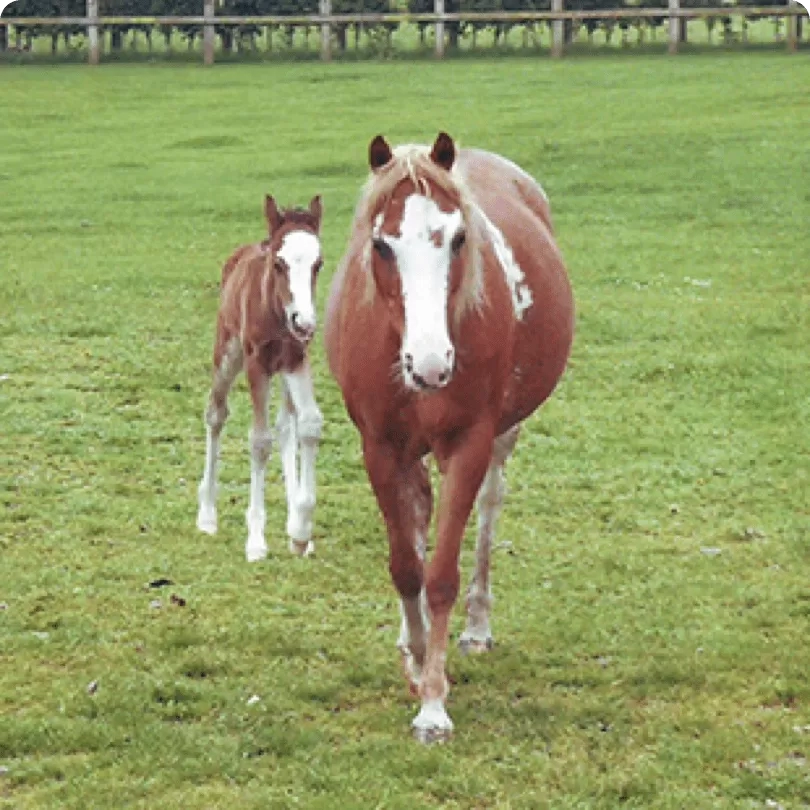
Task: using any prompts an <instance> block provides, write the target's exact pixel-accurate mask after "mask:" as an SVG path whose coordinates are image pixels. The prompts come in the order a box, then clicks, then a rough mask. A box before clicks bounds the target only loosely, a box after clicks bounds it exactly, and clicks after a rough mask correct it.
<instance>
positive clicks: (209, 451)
mask: <svg viewBox="0 0 810 810" xmlns="http://www.w3.org/2000/svg"><path fill="white" fill-rule="evenodd" d="M241 367H242V350H241V347H240V346H239V343H238V342H237V341H231V343H230V344H228V346H227V347H226V350H225V353H224V355H223V357H222V360H221V362H220V364H219V368H217V369H216V371H215V373H214V380H213V383H212V385H211V391H210V393H209V396H208V406H207V408H206V410H205V466H204V468H203V477H202V480H201V481H200V486H199V489H198V490H197V499H198V505H199V508H198V511H197V528H198V529H199V530H200V531H203V532H205V533H206V534H215V533H216V530H217V461H218V459H219V446H220V437H221V434H222V428H223V427H224V425H225V422H226V420H227V419H228V391H229V390H230V388H231V385H232V384H233V381H234V379H235V378H236V375H237V374H238V373H239V371H240V369H241Z"/></svg>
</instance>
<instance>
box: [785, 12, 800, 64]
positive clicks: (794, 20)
mask: <svg viewBox="0 0 810 810" xmlns="http://www.w3.org/2000/svg"><path fill="white" fill-rule="evenodd" d="M798 5H799V4H798V3H797V2H796V0H789V2H788V9H789V10H791V11H792V10H793V9H795V8H796V6H798ZM798 33H799V18H798V17H797V16H796V15H795V14H791V15H790V16H789V17H788V18H787V49H788V50H789V51H795V50H796V40H797V39H798Z"/></svg>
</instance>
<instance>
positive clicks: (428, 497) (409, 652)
mask: <svg viewBox="0 0 810 810" xmlns="http://www.w3.org/2000/svg"><path fill="white" fill-rule="evenodd" d="M401 497H402V498H403V499H405V500H406V501H407V503H405V504H403V507H404V508H409V509H411V510H412V511H413V516H414V538H413V542H414V547H415V548H416V553H417V555H418V556H419V559H420V560H421V561H422V562H423V563H424V560H425V547H426V544H427V533H428V530H429V528H430V518H431V514H432V512H433V491H432V489H431V486H430V477H429V475H428V468H427V465H426V464H425V462H424V461H417V462H416V463H415V464H414V465H413V467H412V468H411V471H410V472H409V473H408V475H407V476H406V483H405V485H404V486H403V490H402V496H401ZM400 613H401V616H402V623H401V625H400V630H399V639H398V640H397V647H398V648H399V651H400V653H402V664H403V668H404V670H405V676H406V677H407V678H408V681H409V682H410V685H411V689H412V690H413V691H416V689H418V687H419V680H420V677H421V673H422V665H423V664H424V661H425V649H426V645H427V632H428V629H429V628H430V620H429V618H428V609H427V600H426V597H425V589H424V588H422V590H421V591H420V592H419V594H418V595H417V596H415V597H410V598H405V597H402V598H400Z"/></svg>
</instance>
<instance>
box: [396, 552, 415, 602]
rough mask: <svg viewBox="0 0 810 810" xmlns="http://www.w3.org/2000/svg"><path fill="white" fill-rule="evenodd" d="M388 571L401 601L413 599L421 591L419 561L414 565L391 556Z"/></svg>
mask: <svg viewBox="0 0 810 810" xmlns="http://www.w3.org/2000/svg"><path fill="white" fill-rule="evenodd" d="M388 570H389V571H390V573H391V580H392V581H393V583H394V587H395V588H396V589H397V591H398V592H399V595H400V596H401V597H402V598H403V599H415V598H416V597H418V596H419V594H420V593H421V591H422V565H421V563H420V561H419V560H417V561H416V564H415V565H414V564H413V562H412V561H406V560H401V559H399V558H398V557H397V556H395V555H393V554H392V555H391V559H390V560H389V562H388Z"/></svg>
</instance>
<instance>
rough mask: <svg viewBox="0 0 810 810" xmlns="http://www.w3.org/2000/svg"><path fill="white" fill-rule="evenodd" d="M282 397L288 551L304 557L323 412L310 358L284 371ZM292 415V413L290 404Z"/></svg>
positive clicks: (308, 551)
mask: <svg viewBox="0 0 810 810" xmlns="http://www.w3.org/2000/svg"><path fill="white" fill-rule="evenodd" d="M283 378H284V388H285V397H283V400H284V401H283V402H282V406H281V407H282V408H285V407H286V408H287V409H288V410H287V415H286V420H285V418H284V417H283V416H282V415H281V414H280V422H281V423H282V424H283V425H286V427H287V428H288V429H287V430H286V431H282V430H279V441H280V443H281V461H282V467H283V470H284V480H285V485H286V488H287V534H288V535H289V538H290V551H292V552H293V553H294V554H298V555H299V556H301V557H307V556H309V555H310V554H312V552H313V551H314V550H315V544H314V542H313V541H312V516H313V514H314V512H315V503H316V493H315V462H316V459H317V456H318V446H319V444H320V440H321V430H322V428H323V416H322V415H321V411H320V409H319V408H318V405H317V403H316V402H315V391H314V388H313V385H312V371H311V369H310V366H309V362H308V361H307V360H306V359H304V361H303V363H302V364H301V365H300V366H299V367H298V368H297V369H296V370H295V371H290V372H285V373H284V377H283ZM290 405H291V406H292V409H291V410H292V411H294V413H295V416H294V417H292V414H291V413H290V408H289V406H290ZM296 453H300V470H298V471H297V470H296Z"/></svg>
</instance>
